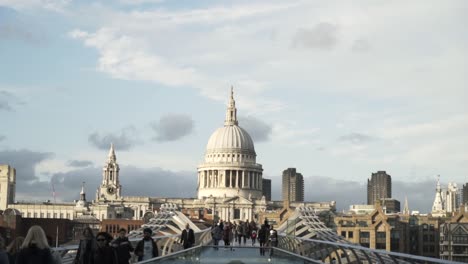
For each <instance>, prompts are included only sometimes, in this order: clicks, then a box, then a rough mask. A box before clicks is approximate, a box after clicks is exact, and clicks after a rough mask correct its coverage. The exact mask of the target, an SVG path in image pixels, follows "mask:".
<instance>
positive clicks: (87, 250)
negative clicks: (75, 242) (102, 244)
mask: <svg viewBox="0 0 468 264" xmlns="http://www.w3.org/2000/svg"><path fill="white" fill-rule="evenodd" d="M96 248H97V245H96V240H95V239H94V235H93V230H92V229H91V228H90V227H86V228H85V229H84V230H83V237H82V239H81V240H80V244H79V246H78V251H77V252H76V256H75V261H74V263H75V264H93V254H94V251H95V250H96Z"/></svg>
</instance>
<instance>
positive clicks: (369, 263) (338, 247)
mask: <svg viewBox="0 0 468 264" xmlns="http://www.w3.org/2000/svg"><path fill="white" fill-rule="evenodd" d="M278 241H279V243H278V248H280V249H283V250H285V251H288V252H293V253H295V254H297V255H300V256H303V257H305V258H307V259H310V260H316V261H319V263H333V264H338V263H339V264H348V263H353V264H354V263H356V264H357V263H363V264H373V263H385V264H387V263H389V264H390V263H395V264H406V263H421V264H422V263H424V264H432V263H434V264H448V263H452V264H453V263H458V262H453V261H447V260H442V259H435V258H428V257H421V256H415V255H410V254H403V253H397V252H388V251H385V250H377V249H370V248H366V247H362V246H359V245H355V244H351V243H341V242H331V241H324V240H317V239H306V238H300V237H295V236H288V235H279V239H278Z"/></svg>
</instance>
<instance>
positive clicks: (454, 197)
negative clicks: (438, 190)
mask: <svg viewBox="0 0 468 264" xmlns="http://www.w3.org/2000/svg"><path fill="white" fill-rule="evenodd" d="M459 206H460V200H459V195H458V188H457V184H456V183H453V182H449V184H448V186H447V192H446V196H445V211H446V212H447V213H453V212H456V211H458V207H459Z"/></svg>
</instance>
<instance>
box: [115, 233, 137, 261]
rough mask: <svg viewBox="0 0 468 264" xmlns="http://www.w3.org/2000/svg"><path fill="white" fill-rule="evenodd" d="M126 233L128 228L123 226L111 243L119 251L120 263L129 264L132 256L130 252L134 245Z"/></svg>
mask: <svg viewBox="0 0 468 264" xmlns="http://www.w3.org/2000/svg"><path fill="white" fill-rule="evenodd" d="M126 235H127V230H125V229H124V228H121V229H120V230H119V237H118V238H116V239H115V240H114V241H112V243H111V246H112V247H113V248H114V249H115V250H116V251H117V257H118V259H119V264H128V261H129V259H130V258H131V257H132V256H131V255H130V252H133V247H132V244H131V243H130V241H128V238H127V237H126Z"/></svg>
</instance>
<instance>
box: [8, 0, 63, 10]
mask: <svg viewBox="0 0 468 264" xmlns="http://www.w3.org/2000/svg"><path fill="white" fill-rule="evenodd" d="M70 2H71V0H0V6H8V7H11V8H14V9H17V10H24V9H37V8H41V9H42V8H43V9H47V10H51V11H55V12H63V11H64V10H65V8H66V7H67V6H68V5H69V4H70Z"/></svg>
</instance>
